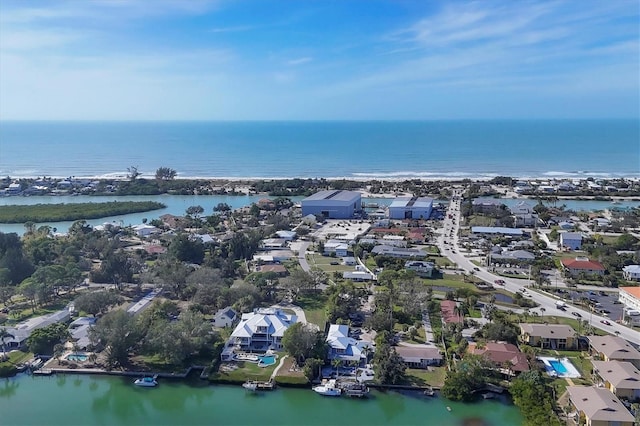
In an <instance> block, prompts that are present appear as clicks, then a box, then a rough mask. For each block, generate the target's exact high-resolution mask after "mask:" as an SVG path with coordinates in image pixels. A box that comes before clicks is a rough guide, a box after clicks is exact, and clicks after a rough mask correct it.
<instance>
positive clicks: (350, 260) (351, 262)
mask: <svg viewBox="0 0 640 426" xmlns="http://www.w3.org/2000/svg"><path fill="white" fill-rule="evenodd" d="M342 264H343V265H346V266H355V265H357V264H358V262H356V258H355V257H353V256H347V257H343V258H342Z"/></svg>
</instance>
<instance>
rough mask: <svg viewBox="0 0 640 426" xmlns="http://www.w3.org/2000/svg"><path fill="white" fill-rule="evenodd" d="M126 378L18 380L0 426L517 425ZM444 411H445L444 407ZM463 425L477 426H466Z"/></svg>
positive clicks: (9, 385) (420, 403)
mask: <svg viewBox="0 0 640 426" xmlns="http://www.w3.org/2000/svg"><path fill="white" fill-rule="evenodd" d="M158 382H159V385H158V386H157V387H154V388H141V387H138V386H134V385H133V379H132V378H121V377H97V376H81V375H58V376H50V377H33V376H26V375H21V376H18V377H17V378H12V379H3V380H0V424H3V425H48V426H57V425H64V426H70V425H87V426H91V425H260V426H270V425H309V426H314V425H318V426H331V425H354V426H359V425H367V426H369V425H371V426H374V425H394V426H403V425H438V426H461V425H463V424H482V425H486V426H490V425H495V426H511V425H520V424H522V417H521V415H520V413H519V412H518V409H517V408H516V407H514V406H512V405H507V404H502V403H500V402H498V401H484V400H483V401H481V402H478V403H476V404H462V403H452V402H448V401H446V400H444V399H441V398H427V397H424V396H419V395H418V394H412V395H403V394H399V393H396V392H387V393H381V392H377V391H373V392H372V394H371V398H368V399H366V400H359V399H351V398H322V397H320V396H319V395H317V394H315V393H314V392H313V391H311V390H310V389H284V388H278V389H277V390H275V391H273V392H264V393H258V394H248V393H247V392H246V391H245V390H244V389H242V387H240V386H237V387H231V386H207V385H203V383H202V382H201V381H197V382H193V383H190V384H186V383H183V382H178V381H169V380H163V379H159V380H158ZM447 406H449V407H451V411H448V410H447V409H446V407H447ZM469 419H476V420H482V421H484V423H465V422H468V421H469Z"/></svg>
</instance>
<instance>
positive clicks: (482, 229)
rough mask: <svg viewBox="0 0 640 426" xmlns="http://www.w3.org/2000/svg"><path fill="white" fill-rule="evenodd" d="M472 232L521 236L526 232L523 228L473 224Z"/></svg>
mask: <svg viewBox="0 0 640 426" xmlns="http://www.w3.org/2000/svg"><path fill="white" fill-rule="evenodd" d="M471 232H472V233H474V234H491V235H496V234H500V235H512V236H517V237H520V236H522V235H523V234H524V231H523V230H522V229H516V228H505V227H502V226H472V227H471Z"/></svg>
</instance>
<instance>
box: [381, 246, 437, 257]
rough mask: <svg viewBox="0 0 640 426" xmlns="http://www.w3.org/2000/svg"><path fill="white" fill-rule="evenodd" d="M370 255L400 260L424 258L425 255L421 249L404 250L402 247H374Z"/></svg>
mask: <svg viewBox="0 0 640 426" xmlns="http://www.w3.org/2000/svg"><path fill="white" fill-rule="evenodd" d="M371 253H372V254H374V255H382V256H390V257H401V258H412V257H425V256H427V253H426V252H425V251H424V250H422V249H412V248H404V247H393V246H389V245H380V246H375V247H374V248H373V249H372V250H371Z"/></svg>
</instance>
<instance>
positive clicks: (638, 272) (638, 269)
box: [622, 265, 640, 309]
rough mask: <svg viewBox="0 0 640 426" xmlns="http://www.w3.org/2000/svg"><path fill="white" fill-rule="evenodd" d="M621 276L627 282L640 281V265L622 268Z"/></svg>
mask: <svg viewBox="0 0 640 426" xmlns="http://www.w3.org/2000/svg"><path fill="white" fill-rule="evenodd" d="M622 276H623V277H624V279H625V280H627V281H640V265H627V266H625V267H624V268H622ZM638 306H640V305H638ZM639 309H640V308H639Z"/></svg>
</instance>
